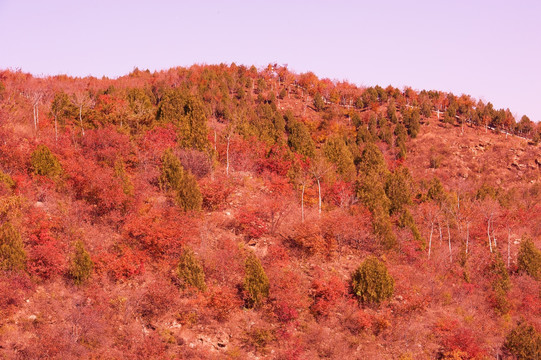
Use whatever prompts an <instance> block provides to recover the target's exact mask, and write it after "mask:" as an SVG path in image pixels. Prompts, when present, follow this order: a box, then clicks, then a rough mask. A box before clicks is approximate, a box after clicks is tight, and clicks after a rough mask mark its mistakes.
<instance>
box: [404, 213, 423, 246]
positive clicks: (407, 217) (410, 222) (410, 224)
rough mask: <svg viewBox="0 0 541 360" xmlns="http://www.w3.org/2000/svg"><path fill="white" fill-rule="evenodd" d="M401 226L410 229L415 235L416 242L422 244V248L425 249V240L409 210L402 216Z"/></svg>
mask: <svg viewBox="0 0 541 360" xmlns="http://www.w3.org/2000/svg"><path fill="white" fill-rule="evenodd" d="M399 225H400V226H402V227H407V228H408V229H410V230H411V234H412V235H413V238H414V239H415V241H417V242H418V243H420V244H421V247H422V248H424V246H425V242H424V239H423V237H422V236H421V233H420V232H419V229H418V228H417V224H416V223H415V220H414V219H413V216H412V215H411V212H410V211H409V210H408V209H404V211H403V212H402V215H400V219H399Z"/></svg>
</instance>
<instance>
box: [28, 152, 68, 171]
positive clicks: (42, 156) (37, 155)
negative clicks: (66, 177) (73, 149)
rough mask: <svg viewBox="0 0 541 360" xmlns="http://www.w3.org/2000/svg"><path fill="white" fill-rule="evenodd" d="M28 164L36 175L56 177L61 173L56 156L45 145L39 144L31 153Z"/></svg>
mask: <svg viewBox="0 0 541 360" xmlns="http://www.w3.org/2000/svg"><path fill="white" fill-rule="evenodd" d="M30 165H31V168H32V172H33V173H34V174H36V175H43V176H49V177H56V176H59V175H60V174H62V167H61V166H60V162H58V159H57V158H56V156H55V155H54V154H53V153H52V152H51V150H49V148H48V147H47V146H46V145H39V146H38V147H37V148H36V150H34V152H33V153H32V155H31V159H30Z"/></svg>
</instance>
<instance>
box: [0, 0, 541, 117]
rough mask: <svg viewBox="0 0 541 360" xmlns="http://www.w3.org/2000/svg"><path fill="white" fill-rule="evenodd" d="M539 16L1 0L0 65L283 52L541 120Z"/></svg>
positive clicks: (261, 57) (483, 4)
mask: <svg viewBox="0 0 541 360" xmlns="http://www.w3.org/2000/svg"><path fill="white" fill-rule="evenodd" d="M540 16H541V1H538V0H523V1H521V0H515V1H499V0H490V1H489V0H486V1H485V0H483V1H481V0H468V1H462V0H453V1H444V0H426V1H414V0H411V1H399V0H392V1H391V0H389V1H378V0H371V1H345V0H332V1H331V0H327V1H322V0H306V1H296V0H289V1H282V0H274V1H260V0H251V1H240V0H238V1H235V0H231V1H225V0H222V1H219V0H215V1H204V0H200V1H195V0H194V1H165V0H153V1H139V0H106V1H105V0H87V1H75V0H47V1H43V0H0V34H2V41H1V45H0V69H21V70H22V71H24V72H30V73H32V74H34V75H41V76H46V75H56V74H68V75H73V76H86V75H93V76H96V77H102V76H108V77H117V76H121V75H125V74H127V73H129V72H130V71H132V70H133V69H134V68H135V67H138V68H139V69H149V70H151V71H152V70H161V69H167V68H170V67H174V66H189V65H192V64H194V63H198V64H218V63H231V62H235V63H236V64H244V65H248V66H249V65H256V67H264V66H266V65H267V64H269V63H277V64H279V65H288V68H289V69H290V70H291V71H294V72H296V73H303V72H307V71H313V72H314V73H315V74H316V75H317V76H318V77H320V78H330V79H332V80H339V81H342V80H347V81H349V82H351V83H354V84H356V85H360V86H373V85H381V86H384V87H385V86H387V85H392V86H395V87H399V88H403V87H404V86H411V87H412V88H413V89H416V90H422V89H427V90H430V89H434V90H440V91H449V92H453V93H455V94H456V95H460V94H463V93H464V94H469V95H471V96H473V97H474V98H476V99H482V100H483V101H485V102H488V101H490V102H492V103H493V104H494V106H495V107H496V108H509V109H510V110H511V112H512V113H513V114H515V115H516V116H517V118H518V119H520V117H521V116H522V115H524V114H526V115H527V116H528V117H530V119H531V120H534V121H540V120H541V21H540V20H539V18H540ZM518 119H517V120H518Z"/></svg>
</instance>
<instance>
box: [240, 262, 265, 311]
mask: <svg viewBox="0 0 541 360" xmlns="http://www.w3.org/2000/svg"><path fill="white" fill-rule="evenodd" d="M244 268H245V276H244V291H245V292H246V295H247V298H246V304H247V306H248V307H254V306H259V305H261V304H262V303H263V300H264V299H265V298H267V297H268V296H269V279H268V278H267V274H265V270H264V269H263V266H262V265H261V262H260V261H259V259H258V258H257V257H256V256H255V254H253V253H250V255H248V257H247V258H246V261H245V263H244Z"/></svg>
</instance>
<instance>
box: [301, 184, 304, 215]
mask: <svg viewBox="0 0 541 360" xmlns="http://www.w3.org/2000/svg"><path fill="white" fill-rule="evenodd" d="M301 222H304V184H302V193H301Z"/></svg>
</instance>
